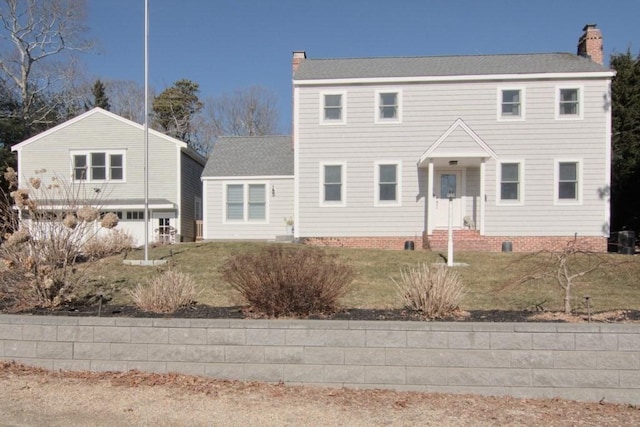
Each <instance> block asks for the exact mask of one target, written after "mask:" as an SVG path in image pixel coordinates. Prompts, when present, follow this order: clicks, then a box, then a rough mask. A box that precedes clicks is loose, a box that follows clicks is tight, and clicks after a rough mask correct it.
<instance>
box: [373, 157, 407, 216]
mask: <svg viewBox="0 0 640 427" xmlns="http://www.w3.org/2000/svg"><path fill="white" fill-rule="evenodd" d="M375 168H376V169H375V177H376V188H375V194H376V198H375V200H374V205H375V206H398V205H400V195H401V185H400V184H401V179H400V177H401V171H400V162H391V161H381V162H376V163H375Z"/></svg>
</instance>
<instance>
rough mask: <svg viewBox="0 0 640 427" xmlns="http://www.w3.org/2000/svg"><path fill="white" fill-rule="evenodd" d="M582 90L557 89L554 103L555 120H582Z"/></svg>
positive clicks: (572, 88) (574, 88)
mask: <svg viewBox="0 0 640 427" xmlns="http://www.w3.org/2000/svg"><path fill="white" fill-rule="evenodd" d="M582 110H583V106H582V90H581V88H579V87H571V88H558V91H557V102H556V118H558V119H581V118H582Z"/></svg>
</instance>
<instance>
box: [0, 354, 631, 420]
mask: <svg viewBox="0 0 640 427" xmlns="http://www.w3.org/2000/svg"><path fill="white" fill-rule="evenodd" d="M45 425H46V426H74V425H75V426H132V425H136V426H145V425H149V426H151V425H153V426H223V425H224V426H247V425H258V426H306V425H308V426H311V425H313V426H323V425H326V426H329V425H330V426H410V425H411V426H413V425H425V426H483V425H484V426H492V425H500V426H533V425H544V426H567V425H580V426H626V425H628V426H632V425H640V408H636V407H632V406H628V405H614V404H609V403H606V402H603V403H577V402H570V401H565V400H559V399H553V400H523V399H514V398H494V397H480V396H471V395H463V396H460V395H446V394H426V393H406V392H393V391H388V390H347V389H329V388H314V387H293V386H284V385H281V384H263V383H242V382H237V381H219V380H214V379H210V378H202V377H193V376H187V375H177V374H162V375H159V374H148V373H141V372H129V373H126V374H123V373H91V372H74V373H71V372H50V371H46V370H43V369H38V368H30V367H25V366H22V365H18V364H13V363H6V362H0V426H45Z"/></svg>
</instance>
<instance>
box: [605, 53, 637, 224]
mask: <svg viewBox="0 0 640 427" xmlns="http://www.w3.org/2000/svg"><path fill="white" fill-rule="evenodd" d="M610 64H611V68H613V69H615V71H616V76H615V77H614V79H613V82H612V85H611V108H612V180H611V183H612V184H611V230H612V231H620V230H624V229H627V230H640V56H638V57H636V58H634V57H633V56H632V55H631V52H630V51H628V50H627V52H626V53H621V54H614V55H612V56H611V60H610Z"/></svg>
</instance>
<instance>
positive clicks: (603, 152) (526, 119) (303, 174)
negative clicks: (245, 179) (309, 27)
mask: <svg viewBox="0 0 640 427" xmlns="http://www.w3.org/2000/svg"><path fill="white" fill-rule="evenodd" d="M613 76H614V72H613V71H611V70H610V69H608V68H607V67H605V66H603V64H602V37H601V35H600V31H599V30H598V29H597V28H596V27H595V25H587V26H586V27H585V28H584V34H583V35H582V37H581V38H580V41H579V46H578V54H577V55H576V54H571V53H543V54H508V55H477V56H436V57H402V58H355V59H310V58H307V57H306V54H305V53H304V52H294V56H293V141H294V149H295V160H294V162H295V181H294V217H295V221H296V227H295V237H297V238H299V239H301V240H303V241H306V242H309V243H314V244H325V245H344V246H367V247H385V248H401V247H402V246H403V244H404V243H405V242H407V241H413V242H414V243H415V244H416V245H417V246H424V247H431V248H442V247H443V246H446V230H447V228H448V227H449V221H451V224H452V226H453V228H454V229H455V230H456V232H455V241H456V247H457V248H459V249H477V250H500V248H501V244H502V243H504V242H507V241H508V242H510V243H512V244H513V249H514V250H517V251H531V250H537V249H543V248H550V247H557V246H562V245H565V244H566V242H567V241H568V240H570V239H573V238H575V237H576V236H577V238H578V239H580V240H581V241H582V242H583V243H585V244H588V245H590V246H591V247H592V248H594V249H597V250H606V240H607V236H608V233H609V200H608V191H609V185H610V157H611V149H610V145H611V144H610V143H611V99H610V83H611V79H612V77H613Z"/></svg>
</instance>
